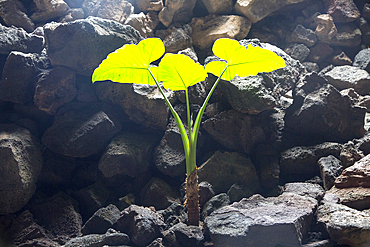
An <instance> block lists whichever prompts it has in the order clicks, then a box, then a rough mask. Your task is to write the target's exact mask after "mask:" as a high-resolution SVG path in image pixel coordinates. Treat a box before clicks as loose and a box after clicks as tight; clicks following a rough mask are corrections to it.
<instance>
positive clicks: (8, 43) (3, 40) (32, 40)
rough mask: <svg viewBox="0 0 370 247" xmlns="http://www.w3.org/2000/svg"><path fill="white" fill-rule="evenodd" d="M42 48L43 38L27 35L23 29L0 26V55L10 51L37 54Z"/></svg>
mask: <svg viewBox="0 0 370 247" xmlns="http://www.w3.org/2000/svg"><path fill="white" fill-rule="evenodd" d="M43 48H44V38H43V37H40V36H38V35H35V34H32V33H31V34H29V33H27V32H26V31H25V30H24V29H23V28H15V27H6V26H3V25H1V24H0V54H6V55H8V54H9V53H10V52H11V51H20V52H25V53H39V52H41V50H42V49H43Z"/></svg>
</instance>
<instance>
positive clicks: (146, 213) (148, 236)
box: [114, 205, 167, 247]
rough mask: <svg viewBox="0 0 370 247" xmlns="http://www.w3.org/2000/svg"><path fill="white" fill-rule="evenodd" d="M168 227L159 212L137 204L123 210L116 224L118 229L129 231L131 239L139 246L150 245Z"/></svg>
mask: <svg viewBox="0 0 370 247" xmlns="http://www.w3.org/2000/svg"><path fill="white" fill-rule="evenodd" d="M166 227H167V226H166V224H165V223H164V222H163V219H162V218H161V217H160V215H159V214H157V213H155V212H153V211H152V210H150V209H149V208H144V207H140V206H137V205H131V206H130V207H128V208H126V209H125V210H123V211H122V212H121V218H120V219H119V220H118V221H117V223H116V224H115V226H114V228H115V229H116V230H118V231H121V232H125V233H127V234H128V235H129V236H130V239H131V241H132V242H133V243H134V244H136V245H137V246H139V247H145V246H147V245H149V244H150V243H151V242H152V241H153V240H154V239H156V238H158V237H159V236H160V234H161V232H162V231H164V230H166Z"/></svg>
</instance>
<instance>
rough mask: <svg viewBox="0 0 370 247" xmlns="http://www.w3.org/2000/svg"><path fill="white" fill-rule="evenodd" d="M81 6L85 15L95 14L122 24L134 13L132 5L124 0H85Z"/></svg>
mask: <svg viewBox="0 0 370 247" xmlns="http://www.w3.org/2000/svg"><path fill="white" fill-rule="evenodd" d="M82 8H83V10H84V12H85V16H96V17H100V18H103V19H108V20H113V21H116V22H119V23H122V24H123V23H124V22H125V21H126V19H127V18H128V17H129V16H130V15H131V14H133V13H134V6H132V4H131V3H130V2H128V1H125V0H114V1H113V0H105V1H96V0H85V1H84V2H83V4H82Z"/></svg>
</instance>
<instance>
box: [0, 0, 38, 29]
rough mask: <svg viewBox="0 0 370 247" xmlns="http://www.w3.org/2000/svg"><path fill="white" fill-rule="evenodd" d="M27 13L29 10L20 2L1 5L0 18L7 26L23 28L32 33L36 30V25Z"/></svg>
mask: <svg viewBox="0 0 370 247" xmlns="http://www.w3.org/2000/svg"><path fill="white" fill-rule="evenodd" d="M26 13H27V9H26V8H25V7H24V5H23V4H22V3H21V2H20V1H18V0H13V1H2V2H1V3H0V16H1V18H2V19H3V21H4V22H5V23H6V25H7V26H15V27H21V28H23V29H24V30H26V31H27V32H32V31H33V30H34V29H35V24H33V22H32V20H31V19H30V18H29V17H28V16H27V14H26Z"/></svg>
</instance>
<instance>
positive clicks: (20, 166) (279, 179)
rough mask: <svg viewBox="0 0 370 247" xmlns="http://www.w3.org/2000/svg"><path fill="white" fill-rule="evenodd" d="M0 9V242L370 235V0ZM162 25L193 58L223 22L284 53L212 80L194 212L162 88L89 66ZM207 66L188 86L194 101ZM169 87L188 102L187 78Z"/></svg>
mask: <svg viewBox="0 0 370 247" xmlns="http://www.w3.org/2000/svg"><path fill="white" fill-rule="evenodd" d="M0 17H1V19H0V76H1V81H0V223H1V224H0V246H3V245H5V246H40V247H41V246H55V247H58V246H85V247H87V246H139V247H141V246H143V247H144V246H150V247H178V246H198V247H202V246H215V247H227V246H230V247H231V246H233V247H235V246H273V247H274V246H306V247H309V246H343V245H346V246H353V247H355V246H356V247H358V246H369V245H370V229H369V226H370V190H369V188H370V182H369V181H370V173H369V170H370V168H369V167H370V134H369V133H370V132H368V130H369V127H370V117H369V114H368V113H370V74H369V73H370V49H369V48H368V47H369V45H370V27H369V22H370V4H369V3H367V1H365V0H281V1H273V0H271V1H267V2H266V1H258V0H248V1H247V0H236V1H233V0H166V1H162V0H136V1H134V0H117V1H105V0H33V1H29V0H4V1H0ZM154 36H155V37H160V38H161V39H162V40H163V42H164V44H165V47H166V52H172V53H182V54H185V55H188V56H189V57H191V58H192V59H194V60H195V61H199V62H200V63H201V64H206V63H207V62H209V61H211V60H212V59H214V58H213V57H212V51H211V46H212V44H213V42H214V41H215V40H217V39H218V38H221V37H228V38H233V39H237V40H239V42H240V44H242V45H243V46H246V47H247V45H248V44H252V45H254V46H260V47H262V48H265V49H268V50H271V51H273V52H275V53H277V54H278V55H279V56H281V57H282V58H283V59H284V60H285V62H286V65H287V66H286V67H285V68H283V69H279V70H277V71H274V72H271V73H261V74H258V75H256V76H253V77H235V78H234V79H233V80H231V81H221V82H220V84H219V87H218V88H217V89H216V92H215V94H214V95H213V96H212V99H211V101H210V104H209V105H208V106H207V108H206V112H205V115H204V119H203V120H202V125H201V129H200V136H199V140H198V146H199V150H198V157H197V161H198V169H199V170H198V173H199V180H200V184H199V186H200V188H199V190H200V205H201V210H202V211H201V217H202V223H201V225H200V226H187V225H186V223H187V215H186V207H184V206H183V204H184V201H185V195H184V188H183V186H184V185H183V182H184V179H185V156H184V154H183V151H182V142H181V137H180V134H179V130H178V129H177V127H176V124H175V122H174V119H173V118H172V117H171V116H170V113H169V110H168V108H167V106H166V104H165V102H164V100H163V98H162V96H161V95H160V93H159V91H158V90H157V89H156V88H155V87H149V86H147V85H141V84H135V85H131V84H115V83H112V82H108V81H104V82H97V83H96V84H92V83H91V75H92V72H93V70H94V69H95V68H96V67H97V66H98V65H99V63H100V62H101V61H102V60H103V59H104V58H105V57H106V56H107V54H109V53H110V52H112V51H114V50H115V49H117V48H119V47H121V46H122V45H124V44H135V43H138V42H139V41H140V40H142V39H144V38H147V37H154ZM214 81H215V78H214V77H213V76H212V75H209V76H208V78H207V80H206V81H205V82H201V83H199V84H197V85H195V86H193V87H192V88H191V90H190V101H191V103H192V106H191V108H192V111H193V112H194V113H196V112H197V111H198V110H199V108H200V106H199V105H200V104H202V102H203V100H204V98H205V96H206V94H207V92H208V90H209V89H210V87H211V85H212V84H213V83H214ZM166 94H167V97H168V98H169V99H170V101H171V103H172V104H173V105H174V107H175V109H176V111H178V112H179V115H180V116H181V117H183V119H184V118H185V117H186V116H185V115H186V114H185V113H184V112H185V109H186V106H184V94H182V93H181V92H171V91H167V92H166ZM368 168H369V169H368Z"/></svg>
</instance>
